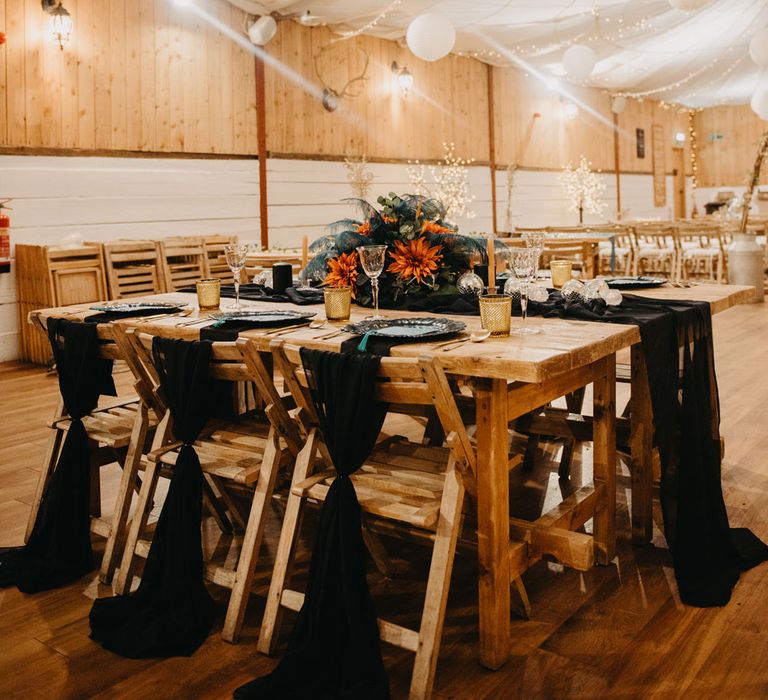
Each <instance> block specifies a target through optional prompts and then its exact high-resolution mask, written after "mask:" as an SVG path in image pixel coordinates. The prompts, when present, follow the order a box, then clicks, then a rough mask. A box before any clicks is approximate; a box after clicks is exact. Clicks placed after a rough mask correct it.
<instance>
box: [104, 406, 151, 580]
mask: <svg viewBox="0 0 768 700" xmlns="http://www.w3.org/2000/svg"><path fill="white" fill-rule="evenodd" d="M148 430H149V411H148V409H147V407H146V406H145V405H144V404H143V403H140V404H139V408H138V411H137V412H136V418H135V419H134V422H133V430H132V431H131V438H130V442H129V443H128V451H127V452H126V454H125V460H124V461H123V465H122V466H123V474H122V476H121V478H120V488H119V489H118V492H117V502H116V503H115V510H114V512H113V514H112V522H111V523H110V526H109V536H108V537H107V544H106V547H105V548H104V556H103V557H102V559H101V570H100V571H99V579H100V580H101V582H102V583H111V581H112V577H113V576H114V574H115V568H116V567H117V559H118V557H119V556H120V554H121V552H122V549H121V548H122V545H123V542H124V541H125V530H126V527H127V526H128V514H129V512H130V510H131V499H132V496H133V488H134V486H135V484H136V479H137V478H138V474H139V465H140V464H141V455H142V451H143V449H144V443H145V442H146V439H147V432H148Z"/></svg>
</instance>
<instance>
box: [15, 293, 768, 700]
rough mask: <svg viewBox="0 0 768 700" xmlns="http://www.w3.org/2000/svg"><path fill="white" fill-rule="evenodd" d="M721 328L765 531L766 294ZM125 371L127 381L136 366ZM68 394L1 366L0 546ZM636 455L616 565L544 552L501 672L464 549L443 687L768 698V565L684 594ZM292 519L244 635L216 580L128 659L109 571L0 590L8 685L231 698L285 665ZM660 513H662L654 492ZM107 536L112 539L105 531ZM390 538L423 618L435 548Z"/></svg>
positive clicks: (751, 506) (39, 694)
mask: <svg viewBox="0 0 768 700" xmlns="http://www.w3.org/2000/svg"><path fill="white" fill-rule="evenodd" d="M715 338H716V351H717V368H718V377H719V384H720V396H721V402H722V432H723V434H724V435H725V438H726V458H725V463H724V466H723V485H724V491H725V497H726V502H727V504H728V510H729V514H730V518H731V524H732V525H734V526H746V527H750V528H752V529H753V530H754V531H755V532H756V534H757V535H758V536H760V537H761V538H763V539H764V540H766V539H768V458H767V457H766V455H768V430H766V426H767V425H768V373H766V367H768V305H759V306H757V305H756V306H749V307H738V308H736V309H733V310H731V311H728V312H726V313H723V314H720V315H718V316H717V317H716V319H715ZM121 379H122V383H123V384H124V385H127V380H128V377H127V375H122V377H121ZM57 395H58V389H57V386H56V380H55V378H54V377H52V376H46V375H45V374H44V373H43V372H42V371H40V370H39V369H37V368H32V367H29V366H24V365H21V364H16V363H9V364H5V365H0V546H10V545H15V544H19V543H20V542H21V539H22V535H23V531H24V527H25V523H26V517H27V512H28V509H29V504H30V500H31V498H32V494H33V492H34V486H35V480H36V476H37V470H38V468H39V465H40V461H41V459H42V455H43V451H44V448H45V442H46V439H47V429H45V428H44V427H43V426H44V422H45V420H46V419H47V418H48V416H49V415H50V414H51V412H52V411H53V409H54V407H55V404H56V400H57ZM401 427H402V428H403V429H407V428H408V427H409V426H406V425H405V424H402V425H400V426H398V428H401ZM410 427H412V426H410ZM556 456H557V453H556V451H554V449H553V448H551V447H550V448H545V449H544V450H543V451H542V452H541V454H540V460H539V461H540V464H539V465H538V466H537V469H536V470H535V472H534V473H532V474H518V475H517V479H516V481H515V483H514V484H513V487H512V493H513V497H514V498H515V499H516V501H519V503H520V511H521V514H523V515H525V516H526V517H535V515H536V514H537V513H538V512H539V511H540V510H541V508H542V507H543V506H544V504H545V503H546V502H548V501H550V500H552V499H553V498H556V497H557V496H558V494H559V488H560V487H559V485H558V481H557V476H556V462H555V460H554V458H555V457H556ZM580 457H581V459H580V460H579V462H578V463H577V465H576V467H575V469H574V472H573V477H572V479H573V482H574V483H573V487H578V486H579V485H580V483H581V481H582V480H584V479H586V478H588V477H589V471H590V470H589V463H590V455H589V451H588V450H584V451H583V453H582V454H581V455H580ZM622 469H623V474H622V476H621V477H620V479H619V499H618V501H619V537H620V542H619V547H618V556H617V559H616V562H615V563H614V564H613V565H612V566H609V567H604V568H596V569H593V570H591V571H589V572H586V573H584V574H580V573H578V572H574V571H569V570H563V569H562V568H561V567H559V566H557V565H553V564H547V563H544V562H542V563H540V564H539V565H537V566H536V567H534V568H533V569H532V570H531V571H530V572H528V573H527V574H526V576H525V582H526V585H527V587H528V590H529V593H530V596H531V602H532V604H533V617H532V620H530V621H522V620H519V619H513V620H512V623H511V624H512V639H513V642H512V650H511V651H512V657H511V658H510V660H509V661H508V662H507V664H506V665H505V666H504V667H503V668H502V670H500V671H499V672H497V673H491V672H489V671H486V670H484V669H482V668H480V666H479V665H478V664H477V662H476V643H477V631H476V617H477V606H476V597H477V591H476V584H475V583H474V581H475V580H476V575H477V573H476V565H475V562H474V561H473V557H472V556H471V554H468V553H463V554H461V553H460V554H459V556H458V560H457V566H456V570H455V573H454V578H453V581H452V588H451V595H450V598H449V609H448V614H447V618H446V625H445V633H444V636H443V646H442V650H441V656H440V662H439V664H438V672H437V682H436V685H435V697H437V698H441V699H443V700H447V699H448V698H452V699H465V698H466V699H470V698H472V699H478V700H479V699H485V698H487V699H489V700H490V699H491V698H493V699H498V700H501V699H505V700H506V699H507V698H526V699H528V698H633V699H634V698H652V697H653V698H664V699H666V698H678V697H680V698H688V697H691V698H694V697H695V698H697V699H698V698H739V699H741V698H765V697H768V631H766V630H767V628H768V564H766V565H763V566H761V567H758V568H756V569H753V570H752V571H749V572H747V573H745V574H744V575H743V576H742V579H741V581H740V582H739V584H738V586H737V588H736V590H735V593H734V596H733V599H732V601H731V603H730V605H728V606H727V607H726V608H721V609H709V610H702V609H695V608H687V607H684V606H682V605H681V603H680V601H679V598H678V596H677V593H676V589H675V584H674V576H673V573H672V570H671V565H670V557H669V553H668V551H667V550H666V548H665V545H664V539H663V537H662V536H661V535H660V533H659V532H658V531H656V533H655V538H654V542H653V545H652V546H650V547H646V548H642V549H636V548H634V547H632V546H631V545H630V544H629V540H628V532H629V520H628V513H627V489H628V479H627V478H626V469H625V468H624V467H622ZM116 476H117V474H116V470H114V471H111V472H109V474H108V475H107V477H106V479H105V481H106V482H107V484H106V486H105V489H104V498H105V505H106V504H108V502H109V499H110V495H111V494H112V493H113V491H114V483H115V481H116ZM279 515H280V504H279V503H276V504H275V507H274V509H273V512H272V513H271V516H270V518H271V519H270V522H269V524H268V531H267V537H266V546H265V557H264V560H263V562H262V563H261V565H260V567H259V570H258V574H257V583H256V595H254V596H253V597H252V602H251V605H250V607H249V610H248V613H247V615H246V621H245V628H244V634H243V638H242V640H241V642H240V643H239V644H237V645H231V644H227V643H225V642H223V641H222V640H221V637H220V636H219V632H220V629H221V624H222V620H223V610H224V597H223V595H222V593H223V591H222V590H221V589H217V588H216V587H211V591H212V593H213V594H214V596H215V597H216V599H217V601H219V616H218V619H217V622H216V628H215V630H214V632H213V633H212V635H211V636H210V638H209V639H208V641H207V642H206V643H205V644H204V645H203V646H202V647H201V648H200V649H199V650H198V651H197V652H196V653H195V654H194V655H193V656H192V657H191V658H176V659H166V660H140V661H136V660H127V659H122V658H120V657H117V656H114V655H113V654H110V653H108V652H106V651H104V650H102V649H101V648H100V647H99V646H98V645H96V644H94V643H93V642H92V641H90V640H89V638H88V611H89V609H90V606H91V601H92V599H93V598H94V597H96V596H98V595H107V594H108V589H107V588H106V587H104V586H99V585H98V584H97V582H96V579H95V576H87V577H85V578H83V579H82V580H80V581H78V582H77V583H75V584H72V585H71V586H69V587H67V588H65V589H62V590H59V591H52V592H48V593H42V594H38V595H35V596H25V595H23V594H21V593H19V592H18V591H17V590H15V589H6V590H3V591H0V698H4V699H9V698H25V699H28V698H33V699H36V698H46V699H47V700H57V699H59V698H62V699H63V698H67V699H69V698H110V699H113V698H132V699H139V698H142V699H144V698H146V699H150V698H152V699H154V698H157V697H171V698H195V699H197V698H201V699H209V698H210V699H214V698H229V697H231V691H232V689H233V688H234V687H236V686H237V685H239V684H241V683H243V682H244V681H246V680H249V679H250V678H252V677H253V676H254V675H258V674H261V673H264V672H266V671H268V670H269V669H270V668H272V667H273V665H274V663H275V660H274V659H269V658H266V657H263V656H261V655H259V654H257V653H256V651H255V640H256V637H257V634H258V624H259V620H260V618H261V613H262V609H263V604H262V600H261V598H260V597H259V595H258V594H262V595H263V593H264V592H265V591H266V585H267V583H268V580H269V571H270V562H271V555H272V554H273V552H274V549H275V546H276V542H277V532H278V527H279ZM656 516H657V523H659V522H660V520H659V518H660V515H659V513H658V505H657V507H656ZM307 527H308V529H311V527H312V518H309V519H308V524H307ZM204 531H205V535H206V537H205V540H206V547H207V548H214V547H216V548H224V549H226V547H227V545H228V542H227V541H225V540H224V539H223V538H222V537H221V536H219V535H218V533H217V531H216V528H215V527H214V526H211V524H210V523H206V527H205V530H204ZM94 542H95V547H96V550H97V553H100V552H101V551H102V544H101V541H100V540H98V539H95V540H94ZM392 551H393V553H394V554H395V555H396V556H397V557H398V558H401V559H402V560H403V562H407V565H408V566H407V570H406V572H405V573H404V575H403V576H402V577H398V578H396V579H392V580H385V579H382V578H381V577H380V576H375V575H374V576H373V577H372V580H373V585H372V588H373V592H374V596H375V598H376V601H377V605H378V607H379V612H380V613H383V614H385V613H389V614H390V616H391V617H392V619H394V620H395V621H397V622H400V623H404V624H411V625H415V624H416V623H417V620H418V616H419V613H420V608H419V607H418V605H419V602H418V601H419V596H420V595H422V594H423V590H424V580H425V577H426V558H425V556H424V553H423V550H421V549H420V548H419V547H417V546H415V545H410V544H409V545H407V547H406V545H403V544H400V545H399V549H397V548H396V547H394V546H392ZM290 621H291V620H290V619H287V621H286V622H287V624H286V629H287V630H289V629H290ZM284 632H285V630H284ZM284 638H285V635H284V636H283V639H284ZM384 656H385V663H386V665H387V669H388V671H389V674H390V678H391V682H392V690H393V696H394V697H395V698H401V697H405V694H406V692H407V687H408V682H409V679H410V673H411V666H412V659H413V657H412V655H411V654H408V653H405V652H402V651H400V650H396V649H393V648H392V647H386V646H385V648H384Z"/></svg>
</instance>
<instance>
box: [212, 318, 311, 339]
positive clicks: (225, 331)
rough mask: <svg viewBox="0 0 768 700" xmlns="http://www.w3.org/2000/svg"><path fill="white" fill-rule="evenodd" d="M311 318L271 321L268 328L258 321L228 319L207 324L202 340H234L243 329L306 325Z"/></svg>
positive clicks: (270, 328) (269, 328)
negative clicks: (214, 323) (298, 321)
mask: <svg viewBox="0 0 768 700" xmlns="http://www.w3.org/2000/svg"><path fill="white" fill-rule="evenodd" d="M309 322H310V319H306V320H305V321H304V322H302V323H296V322H295V321H292V320H287V321H286V322H285V323H270V324H269V327H268V328H266V327H265V326H263V325H260V324H258V323H252V322H249V321H227V322H225V323H223V324H222V325H220V326H206V327H204V328H201V329H200V340H212V341H227V342H229V341H232V340H237V336H238V335H240V333H242V332H243V331H250V330H253V329H254V328H261V329H262V330H273V329H275V328H288V327H289V326H296V327H297V328H298V327H300V326H306V325H307V324H309Z"/></svg>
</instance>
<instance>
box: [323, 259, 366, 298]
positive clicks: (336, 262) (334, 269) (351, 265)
mask: <svg viewBox="0 0 768 700" xmlns="http://www.w3.org/2000/svg"><path fill="white" fill-rule="evenodd" d="M357 262H358V261H357V251H356V250H353V251H352V252H351V253H342V254H341V255H339V257H338V258H331V259H330V260H329V261H328V267H329V272H328V274H327V275H326V276H325V280H324V281H323V284H325V285H327V286H329V287H352V296H355V281H356V280H357V275H358V269H357Z"/></svg>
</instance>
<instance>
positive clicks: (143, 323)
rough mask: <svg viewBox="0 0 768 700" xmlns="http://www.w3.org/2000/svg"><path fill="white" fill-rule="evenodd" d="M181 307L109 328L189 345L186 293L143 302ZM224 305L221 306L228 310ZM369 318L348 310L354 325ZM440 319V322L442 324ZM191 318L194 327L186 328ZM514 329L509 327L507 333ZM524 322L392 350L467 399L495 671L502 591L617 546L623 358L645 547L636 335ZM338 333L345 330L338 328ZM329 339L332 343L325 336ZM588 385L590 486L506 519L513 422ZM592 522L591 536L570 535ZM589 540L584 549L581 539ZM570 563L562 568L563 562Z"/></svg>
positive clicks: (706, 294) (315, 342) (80, 313)
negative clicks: (618, 397) (493, 334)
mask: <svg viewBox="0 0 768 700" xmlns="http://www.w3.org/2000/svg"><path fill="white" fill-rule="evenodd" d="M639 293H640V294H644V295H646V296H650V297H656V298H666V299H678V300H684V299H697V300H702V301H708V302H709V303H710V306H711V308H712V313H713V314H714V313H718V312H721V311H724V310H726V309H727V308H730V307H731V306H733V305H735V304H738V303H742V302H744V301H747V300H748V299H749V298H750V296H751V294H752V288H751V287H735V286H723V285H698V286H695V287H690V288H679V287H668V286H665V287H663V288H658V289H651V290H647V291H644V292H639ZM151 298H153V299H161V300H164V301H171V300H173V301H179V302H181V303H185V304H190V305H192V306H194V307H195V311H194V312H193V313H192V314H191V315H190V316H188V317H180V316H168V317H163V318H150V319H143V318H141V317H138V318H129V319H125V320H121V321H117V323H123V324H126V325H128V326H132V327H140V328H141V329H142V331H144V332H147V333H151V334H155V335H162V336H166V337H178V338H186V339H190V340H191V339H197V338H199V333H200V328H201V327H204V326H205V325H207V324H210V323H212V322H213V321H212V320H211V319H209V318H206V314H202V315H200V314H199V311H197V310H196V306H197V304H196V297H195V295H193V294H184V293H171V294H163V295H157V296H155V297H151ZM228 301H229V300H226V299H224V300H222V307H223V308H226V306H227V304H228ZM243 306H244V307H246V308H252V309H268V308H280V309H297V310H298V309H300V310H304V311H306V310H311V311H317V314H318V317H320V318H322V317H323V315H324V314H323V308H322V307H321V306H317V307H315V306H302V307H294V306H293V305H291V304H276V303H274V302H255V301H254V302H245V303H244V304H243ZM90 313H93V312H91V311H89V310H88V307H87V306H76V307H65V308H60V309H44V310H39V311H35V312H32V314H30V321H31V322H33V323H38V324H40V325H42V326H44V325H45V323H46V320H47V318H49V317H52V316H62V315H65V316H66V317H68V318H70V319H76V318H83V317H85V316H87V315H89V314H90ZM382 314H383V315H384V316H388V317H403V316H415V315H418V316H425V315H427V314H423V313H419V314H408V313H407V312H401V311H382ZM368 315H369V311H368V310H366V309H360V308H356V307H353V310H352V321H356V320H361V319H363V318H365V317H366V316H368ZM441 317H442V318H445V316H442V315H441ZM196 318H198V319H199V320H200V323H199V324H195V325H190V321H194V320H195V319H196ZM448 318H455V319H456V320H460V321H462V322H464V323H466V325H467V332H471V331H473V330H476V329H479V328H480V319H479V317H473V316H469V317H468V316H456V317H451V316H448ZM520 322H521V321H520V320H519V319H517V318H515V319H513V328H514V327H515V326H516V325H517V324H519V323H520ZM527 323H528V324H529V325H530V326H532V327H535V328H537V329H538V330H540V333H538V334H532V335H511V336H509V337H504V338H490V339H488V340H485V341H484V342H482V343H480V344H477V343H473V342H467V343H465V344H463V345H460V346H459V347H456V348H453V349H450V350H447V351H446V350H445V349H444V348H441V347H438V346H437V344H436V343H426V342H423V343H408V344H403V345H395V346H393V347H392V348H391V352H390V354H391V356H393V357H426V358H437V359H438V361H439V362H440V364H441V365H442V366H443V367H444V369H445V371H446V372H447V373H449V374H451V375H454V376H457V377H459V378H462V379H463V380H465V382H466V384H467V385H468V386H469V387H471V390H472V395H473V397H474V409H475V419H474V420H475V423H476V446H477V447H476V449H477V454H476V475H475V476H476V494H475V498H476V511H477V553H478V572H479V573H478V576H479V582H478V583H479V637H480V639H479V658H480V662H481V663H482V664H483V665H484V666H486V667H487V668H490V669H497V668H499V667H500V666H502V665H503V664H504V662H505V661H506V660H507V658H508V657H509V653H510V651H509V649H510V624H509V622H510V614H511V590H510V585H511V582H512V581H514V580H516V578H517V577H519V575H520V574H521V573H522V572H523V571H525V570H526V569H527V568H528V566H529V565H530V564H531V563H532V562H534V561H538V560H539V559H540V558H541V557H542V556H543V555H544V554H553V555H555V556H558V558H560V559H561V561H563V563H566V564H569V565H574V566H579V565H580V566H581V568H583V567H584V565H585V564H587V563H590V564H591V559H590V557H591V553H592V552H594V558H595V561H596V562H597V563H599V564H608V563H609V562H610V561H611V560H612V559H613V558H614V555H615V544H616V408H615V392H616V355H617V353H619V352H621V351H627V350H629V351H630V352H631V357H632V372H631V374H632V381H631V390H632V402H633V403H632V416H631V420H632V428H631V433H632V440H631V446H632V465H631V467H632V486H633V496H632V529H633V535H634V536H635V539H636V540H637V541H639V542H644V541H647V540H648V539H649V537H650V527H651V524H652V520H651V512H650V506H651V503H652V501H651V498H652V480H653V472H652V437H653V436H652V427H651V426H652V411H651V405H650V394H649V388H648V383H647V382H648V380H647V375H646V373H645V365H644V360H643V356H642V352H641V348H640V345H639V344H640V333H639V331H638V328H637V327H636V326H634V325H619V324H609V323H594V322H589V321H579V320H565V319H559V318H548V319H544V318H539V317H530V318H529V319H528V320H527ZM341 325H342V326H343V325H344V324H341ZM335 329H338V330H339V333H338V334H335V335H331V334H332V333H334V332H335ZM340 331H341V327H340V326H336V327H335V326H333V325H332V324H330V323H326V324H325V325H324V326H323V327H322V328H310V327H309V326H301V327H297V328H295V329H293V330H290V331H289V332H286V333H285V334H284V335H282V336H280V337H281V338H282V339H284V340H286V341H290V342H291V343H292V344H295V345H300V346H306V347H312V348H317V349H326V350H334V351H338V350H339V349H340V347H341V344H342V342H343V341H345V340H347V339H348V338H350V337H352V336H350V335H349V334H347V333H343V332H340ZM239 337H241V338H246V339H249V340H251V341H252V342H254V343H256V344H257V346H258V349H259V350H261V351H264V352H268V351H269V349H270V343H271V342H272V341H273V340H274V339H275V337H276V336H275V335H274V333H270V332H269V330H267V329H250V330H246V331H243V332H241V333H240V336H239ZM588 384H592V385H593V417H592V430H593V433H592V438H593V442H594V448H593V484H592V485H591V486H590V487H588V488H587V487H584V488H581V489H578V490H577V491H576V493H574V494H572V495H571V496H569V497H568V498H566V499H565V501H563V503H561V504H560V505H559V506H558V507H557V508H556V511H555V513H554V514H552V513H549V514H546V515H545V516H544V517H543V518H541V519H540V520H541V522H540V521H534V522H532V523H528V522H527V521H516V520H515V519H514V518H512V519H511V518H510V490H509V469H510V455H509V426H510V424H511V423H512V422H513V421H514V420H515V419H517V418H519V417H521V416H524V415H525V414H527V413H530V412H531V411H534V410H536V409H538V408H539V407H541V406H544V405H546V404H547V403H548V402H550V401H553V400H555V399H558V398H559V397H562V396H564V395H566V394H568V393H570V392H573V391H575V390H577V389H579V388H581V387H584V386H586V385H588ZM588 518H593V535H592V537H591V538H588V535H586V534H584V533H582V532H575V530H576V529H577V528H579V527H580V526H581V525H582V524H583V523H584V522H585V521H586V520H587V519H588ZM585 538H588V539H585ZM569 558H570V559H569Z"/></svg>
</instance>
